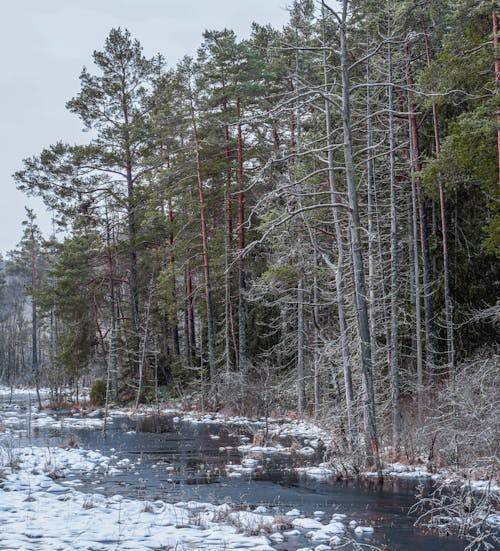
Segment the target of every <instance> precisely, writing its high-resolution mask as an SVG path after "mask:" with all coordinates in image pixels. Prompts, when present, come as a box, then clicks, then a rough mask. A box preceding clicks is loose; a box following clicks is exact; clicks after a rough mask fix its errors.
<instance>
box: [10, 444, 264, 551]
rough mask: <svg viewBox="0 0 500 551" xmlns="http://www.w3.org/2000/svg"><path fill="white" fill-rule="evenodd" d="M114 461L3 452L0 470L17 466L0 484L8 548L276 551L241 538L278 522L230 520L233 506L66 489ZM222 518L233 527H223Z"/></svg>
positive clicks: (245, 516) (58, 452)
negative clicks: (75, 477)
mask: <svg viewBox="0 0 500 551" xmlns="http://www.w3.org/2000/svg"><path fill="white" fill-rule="evenodd" d="M12 454H14V456H12ZM110 461H111V459H110V458H108V457H105V456H104V455H102V454H100V453H98V452H95V451H88V450H83V449H71V448H68V449H63V448H52V447H46V448H42V447H36V446H29V447H22V448H19V449H16V450H14V451H12V450H8V449H6V448H5V446H2V447H1V448H0V463H1V464H2V465H6V464H8V463H10V464H13V465H14V464H15V466H14V468H12V469H11V468H7V467H4V468H3V470H4V473H5V474H4V478H3V480H1V482H0V483H1V486H2V489H3V493H2V506H1V507H0V525H1V526H2V531H1V532H0V548H2V549H7V548H11V549H25V550H31V549H37V550H40V551H44V550H46V549H47V550H48V549H61V550H62V549H72V550H75V551H79V550H84V549H85V550H89V549H96V550H97V549H99V550H102V551H105V550H108V549H109V550H111V549H116V548H120V549H124V550H126V549H134V550H135V551H138V550H143V551H147V550H153V549H164V548H165V547H166V546H171V547H172V548H174V547H175V548H176V549H179V550H183V549H193V548H199V549H201V548H203V549H210V548H217V547H219V548H225V549H236V548H237V549H254V550H261V551H268V550H272V549H273V548H272V547H270V545H269V541H268V539H267V538H266V537H264V536H260V535H250V536H247V535H245V533H239V531H240V530H242V529H243V530H247V531H252V532H253V531H256V530H258V529H260V528H261V527H266V526H271V525H272V524H273V523H274V517H273V516H272V515H264V514H259V513H254V512H246V511H239V512H232V513H229V515H227V510H228V506H227V505H221V506H216V505H212V504H210V503H198V502H194V501H190V502H187V503H177V504H168V503H165V502H163V501H155V502H147V501H141V500H134V499H125V498H123V497H122V496H120V495H115V496H112V497H111V498H106V497H105V496H103V495H100V494H97V493H95V494H84V493H81V492H78V491H77V490H75V489H74V488H73V487H72V484H71V485H65V478H64V477H66V476H68V475H69V474H78V473H89V472H92V471H97V470H99V468H100V467H101V466H102V465H103V464H106V465H108V464H109V463H110ZM56 472H57V473H58V476H59V477H61V478H60V479H59V478H58V479H57V480H58V482H55V481H54V480H53V479H52V478H51V475H54V473H56ZM59 480H61V481H62V482H60V483H59ZM71 482H74V481H71ZM226 515H227V516H226ZM217 517H223V518H227V520H228V522H225V523H224V522H223V523H220V522H216V521H215V519H216V518H217Z"/></svg>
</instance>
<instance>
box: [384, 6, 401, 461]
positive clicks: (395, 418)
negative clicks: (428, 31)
mask: <svg viewBox="0 0 500 551" xmlns="http://www.w3.org/2000/svg"><path fill="white" fill-rule="evenodd" d="M387 19H388V37H389V38H390V37H391V19H390V13H388V16H387ZM387 63H388V69H389V70H388V77H389V86H388V89H387V93H388V96H389V105H388V107H389V179H390V195H391V365H390V371H391V406H392V445H393V449H394V451H395V453H396V455H399V453H400V450H401V404H400V388H399V339H398V234H397V222H398V220H397V209H396V203H397V197H396V167H395V155H396V139H395V129H394V96H393V85H392V80H393V67H392V45H391V43H390V42H389V44H388V46H387Z"/></svg>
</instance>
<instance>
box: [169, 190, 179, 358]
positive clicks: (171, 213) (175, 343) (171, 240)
mask: <svg viewBox="0 0 500 551" xmlns="http://www.w3.org/2000/svg"><path fill="white" fill-rule="evenodd" d="M168 221H169V224H170V227H171V228H172V224H173V223H174V211H173V209H172V199H170V198H169V199H168ZM168 243H169V246H170V257H169V263H170V268H171V270H172V279H171V282H172V283H171V285H172V304H173V309H172V318H173V319H172V341H173V348H174V354H175V355H176V356H180V354H181V348H180V342H179V322H178V320H177V306H176V305H177V289H176V287H177V285H176V277H175V255H174V244H175V243H174V232H173V231H172V229H170V232H169V234H168Z"/></svg>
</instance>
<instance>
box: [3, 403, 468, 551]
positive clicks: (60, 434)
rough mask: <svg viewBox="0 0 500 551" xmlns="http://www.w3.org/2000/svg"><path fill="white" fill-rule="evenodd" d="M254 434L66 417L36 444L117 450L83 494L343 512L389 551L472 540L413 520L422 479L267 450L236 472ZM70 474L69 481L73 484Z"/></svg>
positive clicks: (83, 481)
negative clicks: (310, 473)
mask: <svg viewBox="0 0 500 551" xmlns="http://www.w3.org/2000/svg"><path fill="white" fill-rule="evenodd" d="M4 408H5V404H4V405H3V408H2V409H4ZM4 411H5V409H4ZM23 422H24V421H23ZM249 436H250V434H249V431H248V428H245V427H244V426H230V425H222V424H214V423H211V424H206V423H193V422H190V421H181V420H175V422H174V418H173V417H160V418H154V419H151V420H147V419H146V420H145V419H144V418H139V419H135V420H134V419H130V418H128V417H116V418H114V419H113V420H112V421H111V422H110V423H109V424H108V430H107V432H106V434H103V432H102V430H100V429H92V428H67V427H65V425H64V423H61V425H60V427H58V428H57V429H56V428H43V427H41V428H36V427H34V428H33V430H32V436H31V442H32V443H33V444H35V445H58V444H59V443H60V442H62V441H66V440H67V439H68V438H69V437H73V438H74V439H76V440H77V441H78V443H79V445H80V446H81V447H83V448H86V449H93V450H98V451H100V452H101V453H103V454H104V455H107V456H115V458H116V459H115V462H119V461H121V465H123V464H126V465H128V468H125V469H123V470H122V471H121V472H119V473H117V474H113V475H110V476H108V475H106V474H100V475H92V476H90V475H89V476H84V477H82V476H81V475H80V474H79V475H74V476H75V477H77V478H78V479H79V482H78V489H79V490H80V491H84V492H91V493H102V494H105V495H107V496H111V495H114V494H121V495H123V496H125V497H130V498H143V499H148V500H154V499H162V500H164V501H169V502H173V503H175V502H178V501H190V500H196V501H203V502H206V501H210V502H213V503H224V502H228V501H230V502H232V503H233V504H237V505H242V506H246V507H250V508H253V507H256V506H259V505H264V506H266V507H268V508H270V509H271V510H273V511H274V512H276V513H278V512H280V513H286V512H287V511H289V510H290V509H293V508H296V509H299V510H300V511H301V512H303V513H305V514H306V515H307V516H312V514H313V512H315V511H318V510H321V511H324V512H325V515H326V517H327V518H328V517H329V516H331V515H332V514H334V513H344V514H347V516H348V518H349V519H355V520H356V521H357V522H358V523H359V524H363V525H371V526H373V527H374V528H375V533H374V534H373V535H372V536H371V537H369V538H358V542H359V543H364V544H369V545H372V546H376V547H378V548H381V549H384V550H386V551H390V550H395V551H396V550H397V551H460V550H463V549H464V548H465V547H466V542H464V541H463V540H459V539H457V538H455V537H454V536H451V535H448V536H438V535H437V534H435V533H432V532H430V533H429V532H425V531H423V530H420V529H418V528H415V527H414V526H413V524H414V521H415V518H414V517H412V516H410V515H409V514H408V511H409V508H410V507H411V506H412V505H413V504H414V502H415V493H416V487H417V485H418V484H419V483H422V481H417V480H408V479H395V480H386V481H385V482H384V484H383V485H380V484H378V483H377V482H375V481H372V480H366V479H363V480H358V481H347V482H346V481H337V480H333V479H332V480H327V481H313V480H308V479H307V478H305V477H303V476H300V475H299V474H298V473H297V471H296V467H300V466H304V465H305V464H306V465H307V464H315V463H319V462H320V458H318V457H315V456H309V457H307V458H304V457H303V456H299V455H295V454H291V455H290V454H288V455H285V454H272V455H263V456H262V457H260V458H258V459H259V462H258V467H257V468H256V469H253V470H252V472H243V473H241V476H231V469H229V470H227V469H226V467H227V465H228V464H232V465H239V464H240V463H241V461H242V460H243V459H244V457H245V456H244V455H242V454H241V453H240V452H239V451H238V449H237V447H238V446H239V445H240V444H241V443H242V441H245V440H246V438H248V437H249ZM23 440H24V438H23ZM123 460H125V461H123ZM71 478H72V477H68V479H66V483H69V484H72V483H74V481H73V480H71ZM61 483H64V481H61ZM426 484H428V485H429V483H428V482H427V483H426ZM428 488H430V485H429V486H428ZM307 545H308V544H307V540H306V539H305V538H292V539H290V540H288V541H285V542H284V543H283V544H280V545H275V548H276V549H279V550H281V551H285V550H286V551H293V550H296V549H298V548H300V547H305V546H307ZM354 548H355V547H351V549H354Z"/></svg>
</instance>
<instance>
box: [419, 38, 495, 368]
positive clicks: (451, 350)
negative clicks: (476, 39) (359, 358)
mask: <svg viewBox="0 0 500 551" xmlns="http://www.w3.org/2000/svg"><path fill="white" fill-rule="evenodd" d="M424 40H425V51H426V54H427V66H430V64H431V53H430V48H429V40H428V37H427V32H426V31H425V29H424ZM432 121H433V127H434V147H435V150H436V155H437V156H438V157H439V155H440V154H441V141H440V138H439V119H438V111H437V105H436V104H435V103H433V104H432ZM498 132H499V133H500V127H499V130H498ZM499 147H500V134H499ZM439 207H440V211H441V236H442V247H443V280H444V308H445V316H446V345H447V350H448V368H449V369H450V370H451V372H452V374H453V376H454V373H455V342H454V328H453V303H452V301H451V292H450V262H449V255H448V228H447V224H446V202H445V196H444V185H443V182H442V180H441V178H440V179H439Z"/></svg>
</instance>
